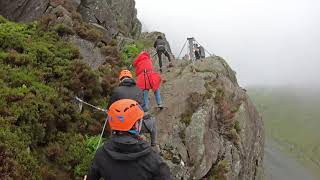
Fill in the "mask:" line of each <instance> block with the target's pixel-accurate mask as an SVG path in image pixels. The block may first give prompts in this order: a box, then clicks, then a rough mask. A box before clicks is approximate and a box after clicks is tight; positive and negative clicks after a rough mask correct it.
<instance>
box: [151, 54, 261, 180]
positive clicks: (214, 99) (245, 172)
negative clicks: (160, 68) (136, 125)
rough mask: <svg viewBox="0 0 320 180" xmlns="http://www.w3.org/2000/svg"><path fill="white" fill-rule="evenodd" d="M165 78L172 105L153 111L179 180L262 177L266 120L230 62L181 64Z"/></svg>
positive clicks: (165, 93)
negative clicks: (253, 102)
mask: <svg viewBox="0 0 320 180" xmlns="http://www.w3.org/2000/svg"><path fill="white" fill-rule="evenodd" d="M164 79H165V80H166V82H165V83H164V84H163V85H162V88H161V92H162V98H163V101H164V102H165V103H164V104H165V106H166V107H167V108H168V109H165V110H163V111H161V112H156V111H155V112H153V113H155V114H156V117H157V120H158V123H157V125H158V138H159V144H160V149H161V154H162V156H163V158H164V159H166V161H167V163H168V164H169V165H170V168H171V171H172V173H173V176H174V179H243V180H247V179H262V178H263V169H262V161H263V152H264V151H263V146H264V129H263V122H262V119H261V117H260V116H259V114H258V112H257V111H256V109H255V107H254V105H253V104H252V102H251V101H250V99H249V97H248V96H247V94H246V92H245V90H243V89H242V88H241V87H239V86H238V83H237V80H236V77H235V74H234V72H233V71H232V69H231V68H230V67H229V66H228V65H227V63H226V62H225V61H224V60H223V59H222V58H219V57H213V58H209V59H206V60H204V61H203V62H201V61H197V62H195V63H194V65H192V63H190V62H186V61H184V62H178V63H176V67H175V68H173V69H170V72H167V73H165V75H164ZM152 99H153V98H152Z"/></svg>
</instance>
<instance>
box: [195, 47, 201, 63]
mask: <svg viewBox="0 0 320 180" xmlns="http://www.w3.org/2000/svg"><path fill="white" fill-rule="evenodd" d="M194 55H195V57H196V60H199V59H200V50H199V45H198V44H195V45H194Z"/></svg>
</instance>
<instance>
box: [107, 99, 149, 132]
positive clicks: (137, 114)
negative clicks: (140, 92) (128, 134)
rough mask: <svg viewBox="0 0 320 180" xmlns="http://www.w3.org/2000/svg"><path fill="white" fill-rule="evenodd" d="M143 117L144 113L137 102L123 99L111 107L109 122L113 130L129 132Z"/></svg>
mask: <svg viewBox="0 0 320 180" xmlns="http://www.w3.org/2000/svg"><path fill="white" fill-rule="evenodd" d="M143 115H144V112H143V110H142V108H141V106H140V105H139V104H138V103H137V102H136V101H134V100H131V99H121V100H119V101H116V102H114V103H113V104H112V105H111V106H110V108H109V111H108V122H109V125H110V127H111V129H112V130H116V131H129V130H130V129H132V127H133V125H134V124H135V123H136V122H137V121H139V120H140V119H142V118H143Z"/></svg>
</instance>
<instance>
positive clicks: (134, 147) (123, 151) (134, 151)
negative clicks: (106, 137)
mask: <svg viewBox="0 0 320 180" xmlns="http://www.w3.org/2000/svg"><path fill="white" fill-rule="evenodd" d="M103 149H104V151H106V153H107V154H108V155H110V156H111V158H112V159H114V160H126V161H132V160H136V159H137V158H139V157H142V156H146V155H148V154H149V153H151V147H150V146H149V144H148V143H147V142H145V141H143V140H139V139H137V138H135V137H134V136H130V135H122V136H114V137H112V139H111V140H110V141H109V142H108V143H105V144H104V146H103Z"/></svg>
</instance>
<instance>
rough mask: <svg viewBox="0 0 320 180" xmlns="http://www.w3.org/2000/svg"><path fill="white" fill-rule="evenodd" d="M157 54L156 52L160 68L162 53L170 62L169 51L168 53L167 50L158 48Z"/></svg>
mask: <svg viewBox="0 0 320 180" xmlns="http://www.w3.org/2000/svg"><path fill="white" fill-rule="evenodd" d="M157 54H158V59H159V66H160V69H161V68H162V58H161V56H162V54H164V55H165V56H167V58H168V60H169V62H171V58H170V55H169V53H168V51H167V50H158V51H157Z"/></svg>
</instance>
